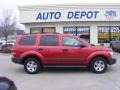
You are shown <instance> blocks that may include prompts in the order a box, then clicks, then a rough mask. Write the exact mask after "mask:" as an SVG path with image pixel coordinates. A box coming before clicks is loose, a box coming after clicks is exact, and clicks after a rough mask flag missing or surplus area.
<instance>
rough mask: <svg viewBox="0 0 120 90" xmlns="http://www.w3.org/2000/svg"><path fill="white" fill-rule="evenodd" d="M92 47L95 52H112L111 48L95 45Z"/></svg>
mask: <svg viewBox="0 0 120 90" xmlns="http://www.w3.org/2000/svg"><path fill="white" fill-rule="evenodd" d="M92 47H94V48H95V49H96V50H103V51H112V49H111V48H108V47H103V46H99V45H95V46H92Z"/></svg>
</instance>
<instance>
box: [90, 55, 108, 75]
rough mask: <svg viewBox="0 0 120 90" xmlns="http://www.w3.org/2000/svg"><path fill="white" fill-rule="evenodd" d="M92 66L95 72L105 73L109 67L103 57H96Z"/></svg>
mask: <svg viewBox="0 0 120 90" xmlns="http://www.w3.org/2000/svg"><path fill="white" fill-rule="evenodd" d="M90 68H91V70H92V71H93V72H94V73H104V72H105V71H106V69H107V61H106V60H105V59H104V58H102V57H97V58H94V59H93V60H92V62H91V64H90Z"/></svg>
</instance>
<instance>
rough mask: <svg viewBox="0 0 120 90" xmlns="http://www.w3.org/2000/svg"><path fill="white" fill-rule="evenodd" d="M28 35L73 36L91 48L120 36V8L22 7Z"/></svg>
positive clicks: (92, 5) (113, 6)
mask: <svg viewBox="0 0 120 90" xmlns="http://www.w3.org/2000/svg"><path fill="white" fill-rule="evenodd" d="M19 13H20V22H21V23H22V24H24V25H25V32H26V33H44V32H49V33H51V32H52V33H54V32H57V33H71V34H74V35H77V36H79V37H81V38H84V39H87V40H88V41H89V42H90V43H92V44H98V43H109V42H110V41H111V40H115V39H116V38H118V37H119V36H120V5H110V4H105V5H99V4H98V5H97V4H90V5H82V4H79V5H78V4H77V5H47V6H46V5H44V6H22V7H19Z"/></svg>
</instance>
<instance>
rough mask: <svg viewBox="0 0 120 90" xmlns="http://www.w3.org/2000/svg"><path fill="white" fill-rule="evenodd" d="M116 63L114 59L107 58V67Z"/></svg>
mask: <svg viewBox="0 0 120 90" xmlns="http://www.w3.org/2000/svg"><path fill="white" fill-rule="evenodd" d="M115 63H116V59H115V58H109V59H108V64H109V65H112V64H115Z"/></svg>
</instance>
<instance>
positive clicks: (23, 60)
mask: <svg viewBox="0 0 120 90" xmlns="http://www.w3.org/2000/svg"><path fill="white" fill-rule="evenodd" d="M27 58H36V59H37V60H38V61H39V63H40V64H41V65H42V66H43V62H42V58H40V57H38V56H37V55H35V54H28V55H26V56H24V57H23V58H22V64H24V62H25V60H26V59H27Z"/></svg>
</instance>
